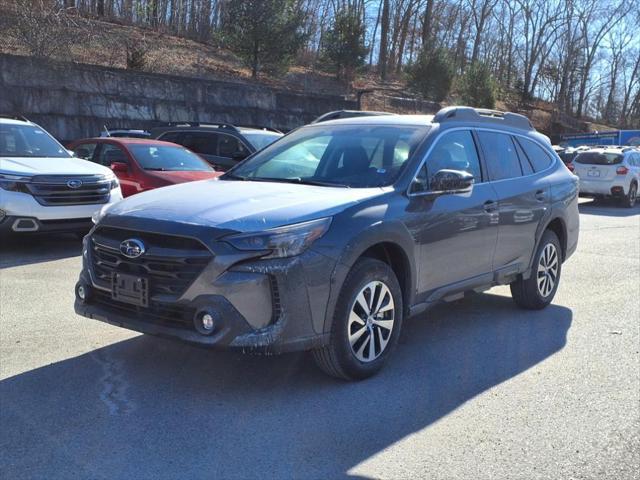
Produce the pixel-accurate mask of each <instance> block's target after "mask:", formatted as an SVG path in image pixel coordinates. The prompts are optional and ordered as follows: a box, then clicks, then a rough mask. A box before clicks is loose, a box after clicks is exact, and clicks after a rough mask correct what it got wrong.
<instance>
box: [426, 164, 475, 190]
mask: <svg viewBox="0 0 640 480" xmlns="http://www.w3.org/2000/svg"><path fill="white" fill-rule="evenodd" d="M473 182H474V180H473V175H471V174H470V173H469V172H465V171H462V170H448V169H444V170H438V171H437V172H436V173H435V175H434V176H433V177H431V182H430V183H431V185H430V191H431V193H465V192H470V191H471V189H472V188H473Z"/></svg>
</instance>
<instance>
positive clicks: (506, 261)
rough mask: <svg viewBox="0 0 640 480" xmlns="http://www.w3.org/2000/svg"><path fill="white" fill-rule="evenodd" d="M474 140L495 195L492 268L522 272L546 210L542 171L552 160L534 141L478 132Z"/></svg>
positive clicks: (509, 272)
mask: <svg viewBox="0 0 640 480" xmlns="http://www.w3.org/2000/svg"><path fill="white" fill-rule="evenodd" d="M478 138H479V140H480V145H481V148H482V154H483V156H484V160H485V163H486V165H487V170H488V174H489V180H490V182H491V185H492V186H493V188H494V189H495V191H496V193H497V196H498V213H499V222H498V241H497V246H496V251H495V256H494V259H493V267H494V270H495V271H500V273H501V274H504V275H508V274H511V273H516V272H522V271H523V270H524V269H525V268H526V266H527V265H528V264H529V260H530V259H531V256H532V255H533V250H534V248H535V245H536V234H537V229H538V225H539V224H540V222H541V221H542V219H543V217H544V216H545V214H546V211H547V208H548V197H549V185H548V181H547V179H546V176H545V175H544V173H543V172H544V170H546V169H547V168H549V166H550V165H551V164H552V163H553V157H549V156H547V154H546V152H545V150H544V149H543V148H542V147H541V146H539V145H537V144H536V143H535V142H532V141H531V140H529V139H526V138H524V137H519V136H518V140H516V138H515V137H514V136H512V135H510V134H508V133H505V132H497V131H492V130H482V129H479V130H478ZM527 150H528V151H529V153H528V154H527V153H525V152H526V151H527ZM529 157H531V160H529Z"/></svg>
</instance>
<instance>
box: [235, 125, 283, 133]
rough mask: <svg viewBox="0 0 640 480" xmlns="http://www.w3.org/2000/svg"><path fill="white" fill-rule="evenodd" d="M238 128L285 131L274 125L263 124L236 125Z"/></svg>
mask: <svg viewBox="0 0 640 480" xmlns="http://www.w3.org/2000/svg"><path fill="white" fill-rule="evenodd" d="M236 127H237V128H252V129H254V130H266V131H267V132H275V133H283V132H282V131H281V130H278V129H277V128H273V127H265V126H261V125H236Z"/></svg>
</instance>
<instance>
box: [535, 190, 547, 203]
mask: <svg viewBox="0 0 640 480" xmlns="http://www.w3.org/2000/svg"><path fill="white" fill-rule="evenodd" d="M546 197H547V196H546V194H545V193H544V190H538V191H537V192H536V200H538V201H539V202H544V199H545V198H546Z"/></svg>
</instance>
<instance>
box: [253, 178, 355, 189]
mask: <svg viewBox="0 0 640 480" xmlns="http://www.w3.org/2000/svg"><path fill="white" fill-rule="evenodd" d="M251 180H255V181H256V182H277V183H296V184H299V185H316V186H320V187H338V188H351V187H350V186H349V185H345V184H342V183H334V182H323V181H321V180H312V179H310V178H301V177H293V178H268V177H252V178H251Z"/></svg>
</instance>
